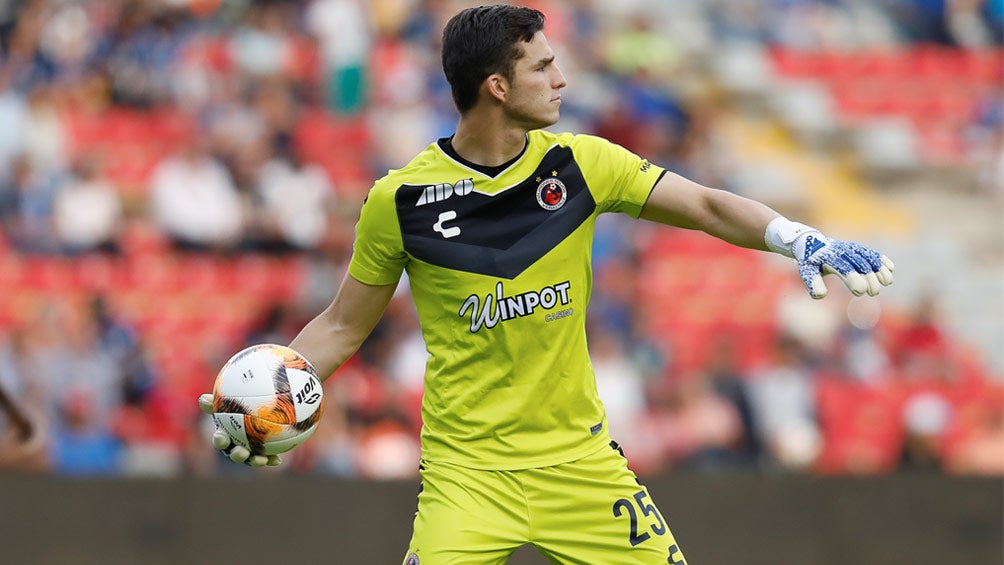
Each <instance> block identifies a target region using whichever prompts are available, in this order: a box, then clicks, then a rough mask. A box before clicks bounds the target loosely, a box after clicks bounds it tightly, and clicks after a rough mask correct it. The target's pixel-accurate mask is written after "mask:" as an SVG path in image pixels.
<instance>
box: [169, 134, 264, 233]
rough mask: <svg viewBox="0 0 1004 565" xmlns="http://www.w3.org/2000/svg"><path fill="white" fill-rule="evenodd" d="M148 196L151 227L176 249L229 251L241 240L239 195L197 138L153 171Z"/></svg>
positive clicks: (241, 207) (226, 175)
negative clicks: (171, 242) (161, 230)
mask: <svg viewBox="0 0 1004 565" xmlns="http://www.w3.org/2000/svg"><path fill="white" fill-rule="evenodd" d="M150 193H151V197H150V206H151V213H152V215H153V217H154V220H155V222H156V223H157V224H158V226H159V227H160V228H161V229H163V230H164V232H165V233H166V234H167V235H168V237H170V238H171V239H172V240H173V242H174V244H175V246H176V247H177V248H179V249H183V250H194V251H210V250H215V251H225V250H231V249H233V248H234V247H235V246H236V245H237V244H238V243H240V241H241V239H242V238H243V235H244V233H243V230H244V222H245V218H244V203H243V202H242V200H241V196H240V193H239V192H238V191H237V188H236V187H235V186H234V184H233V180H232V178H231V176H230V173H229V172H228V171H227V169H226V168H225V167H224V166H223V165H222V164H221V163H220V162H219V161H218V160H217V159H216V158H215V157H213V155H212V154H211V153H210V152H209V147H208V141H207V140H206V139H205V138H204V137H202V136H198V135H197V136H196V137H195V138H194V139H193V140H192V142H191V143H189V144H188V145H186V146H185V147H184V148H183V149H182V150H181V152H180V153H179V154H176V155H172V156H168V157H167V158H165V159H164V160H163V161H161V162H160V163H159V164H158V165H157V166H156V168H155V169H154V171H153V175H152V178H151V180H150Z"/></svg>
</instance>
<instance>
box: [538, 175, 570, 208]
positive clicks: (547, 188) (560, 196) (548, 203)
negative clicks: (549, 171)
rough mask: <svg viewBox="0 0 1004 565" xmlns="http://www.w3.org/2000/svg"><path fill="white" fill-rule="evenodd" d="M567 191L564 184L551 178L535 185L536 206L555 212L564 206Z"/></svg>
mask: <svg viewBox="0 0 1004 565" xmlns="http://www.w3.org/2000/svg"><path fill="white" fill-rule="evenodd" d="M567 198H568V189H567V188H565V183H563V182H561V181H560V180H558V179H556V178H554V177H551V178H548V179H544V181H543V182H541V183H540V184H538V185H537V204H540V207H541V208H543V209H545V210H557V209H558V208H561V207H562V206H564V205H565V200H566V199H567Z"/></svg>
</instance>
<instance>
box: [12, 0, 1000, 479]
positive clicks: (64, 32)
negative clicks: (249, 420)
mask: <svg viewBox="0 0 1004 565" xmlns="http://www.w3.org/2000/svg"><path fill="white" fill-rule="evenodd" d="M468 4H470V3H469V2H467V3H465V2H457V1H450V0H378V1H370V2H363V1H361V0H303V1H292V0H289V1H281V0H170V1H168V0H163V1H142V0H25V1H16V0H8V1H6V2H0V225H2V231H0V292H2V294H3V300H2V301H0V387H2V389H3V390H4V391H6V395H7V396H8V397H10V398H11V399H13V401H14V402H15V403H16V404H17V405H19V406H21V407H22V408H23V409H24V412H25V414H27V415H28V416H29V421H30V422H31V424H32V426H33V428H34V431H35V434H34V439H33V440H32V441H30V442H29V443H28V444H19V443H18V439H17V437H16V436H17V435H18V430H17V427H18V426H17V425H16V424H17V422H18V421H17V419H16V418H14V417H11V416H10V415H9V414H8V415H7V416H4V415H3V414H2V413H0V425H2V427H0V432H2V433H3V437H2V438H0V466H7V467H13V468H32V469H38V470H39V471H40V472H49V473H53V474H56V475H79V474H83V475H94V474H99V475H114V476H148V475H154V476H178V475H183V474H193V475H216V474H224V473H238V474H240V473H246V472H248V470H247V469H246V468H243V467H239V466H236V465H232V464H230V463H229V462H227V461H223V459H222V458H221V457H219V456H218V454H216V453H215V452H213V451H212V450H211V449H210V448H209V443H208V439H207V438H208V436H209V433H210V430H209V429H208V428H207V426H209V425H210V423H209V422H208V421H207V419H206V418H205V417H204V416H202V415H201V413H199V412H198V409H197V406H196V402H195V399H196V397H197V395H198V394H199V393H201V392H205V391H208V390H209V389H210V387H211V385H212V381H213V378H214V376H215V372H216V370H217V369H218V368H219V367H220V366H221V365H222V363H223V362H224V361H225V360H226V359H227V358H228V357H229V356H230V355H231V354H232V353H234V352H235V351H237V350H238V349H240V348H241V347H243V346H244V345H248V344H253V343H262V342H273V343H287V342H289V341H290V339H292V337H293V336H294V335H295V333H296V332H297V331H298V330H299V328H300V327H301V326H302V324H304V323H305V322H306V321H307V320H309V318H310V317H311V316H312V315H313V314H314V313H316V312H318V311H320V309H322V308H323V307H324V306H325V305H326V304H327V302H328V300H330V298H331V297H332V296H333V295H334V292H335V290H336V288H337V285H338V281H339V280H340V278H341V275H342V273H343V272H344V269H345V266H346V262H347V259H348V257H349V254H350V252H351V242H352V230H353V225H354V222H355V219H356V216H357V212H358V209H359V207H360V205H361V203H362V199H363V198H364V196H365V192H366V190H367V189H368V187H369V185H370V183H371V182H372V180H373V179H375V178H377V177H379V176H381V175H382V174H383V173H384V172H385V171H386V170H387V169H388V168H394V167H397V166H400V165H402V164H403V163H405V162H406V161H407V160H408V159H409V158H410V157H411V156H412V155H413V154H414V153H415V152H417V151H418V150H420V149H421V148H422V147H424V146H425V145H426V144H427V143H429V142H430V141H432V140H433V139H435V138H436V137H440V136H444V135H449V134H450V133H452V128H453V127H454V125H455V120H456V117H455V114H454V109H453V106H452V102H451V99H450V95H449V88H448V86H447V85H446V83H445V80H444V79H443V78H442V73H441V72H440V70H439V62H438V45H437V41H438V34H439V30H440V29H441V26H442V24H443V23H444V22H445V19H446V18H447V17H449V16H450V15H452V14H453V13H454V12H455V10H456V9H457V8H459V7H462V6H465V5H468ZM527 4H529V5H532V6H534V7H538V8H540V9H542V10H543V11H544V12H545V13H546V14H547V15H548V18H549V21H548V36H549V39H550V41H551V44H552V45H554V46H555V48H556V49H557V50H558V51H559V63H560V64H561V66H562V68H563V70H564V72H565V74H566V76H568V77H569V82H570V87H569V88H568V89H567V90H568V93H567V95H566V97H565V99H566V104H564V105H563V108H562V112H563V118H562V123H560V124H559V125H558V126H557V127H556V128H555V129H560V130H564V129H569V130H575V131H581V132H591V133H596V134H599V135H602V136H605V137H607V138H609V139H611V140H612V141H615V142H617V143H620V144H622V145H625V146H626V147H628V148H630V149H632V150H633V151H635V152H637V153H639V154H641V155H643V156H645V157H646V158H648V159H649V160H652V161H653V162H657V163H660V164H662V165H665V166H667V167H669V168H670V169H672V170H675V171H678V172H680V173H682V174H685V175H687V176H690V177H691V178H693V179H695V180H697V181H699V182H702V183H705V184H708V185H712V186H718V187H724V188H727V189H729V190H735V191H737V192H740V193H746V194H750V195H751V196H754V197H756V198H760V199H762V200H765V201H767V202H768V203H769V204H771V205H773V206H775V207H776V208H778V209H779V210H781V211H782V212H786V213H790V215H792V217H795V218H798V219H802V220H804V221H807V222H809V223H814V224H817V225H820V227H822V228H824V230H825V229H826V227H827V226H835V227H836V228H839V230H838V231H839V232H840V233H836V234H835V235H842V234H846V235H847V236H848V237H851V236H857V235H863V237H867V238H869V241H871V240H878V242H886V243H888V244H889V245H890V247H891V249H890V250H889V251H887V252H888V253H889V255H890V256H892V257H893V258H894V260H897V261H898V262H899V261H900V255H898V254H897V253H898V252H900V251H902V252H903V253H904V254H905V253H906V251H907V250H908V249H909V247H910V241H912V240H911V238H915V237H916V226H915V225H913V224H911V220H910V219H909V217H907V218H906V219H904V215H905V213H904V212H902V210H900V209H898V208H892V207H886V208H882V206H879V207H878V211H875V209H874V207H872V206H869V203H874V202H882V201H881V200H876V198H879V197H878V196H875V188H874V182H873V181H871V180H868V179H869V178H870V176H869V175H882V174H886V175H888V174H889V173H893V174H895V175H898V176H897V177H896V178H899V179H904V178H907V179H912V180H914V181H916V182H918V183H923V182H926V181H927V180H928V179H930V178H932V175H935V176H936V178H945V177H944V175H949V176H948V177H947V178H951V179H953V181H952V182H953V183H957V184H954V185H953V186H955V187H956V188H957V189H959V190H960V195H959V196H958V198H964V199H971V200H973V201H975V202H976V206H977V207H982V208H985V209H990V210H994V209H997V210H998V214H997V222H998V224H997V225H996V226H989V228H990V229H991V230H993V229H999V228H1000V225H999V222H1000V214H999V209H1000V206H1001V202H1002V187H1001V183H1002V180H1004V161H1002V157H1001V151H1002V133H1001V128H1002V100H1004V99H1002V85H1001V81H1002V65H1004V51H1002V49H1001V40H1002V36H1001V33H1002V25H1004V24H1002V18H1004V3H1002V2H1000V1H999V0H990V1H980V0H878V1H869V2H866V1H858V0H784V1H781V0H762V1H752V0H742V1H729V2H726V1H717V0H688V1H682V2H676V1H674V2H654V1H644V0H620V1H618V2H612V3H606V2H600V1H598V0H595V1H594V0H568V1H558V0H552V1H532V2H527ZM614 4H616V5H614ZM778 84H785V85H787V86H786V87H785V88H784V89H783V91H780V92H779V91H777V90H774V91H770V90H769V87H771V86H772V85H773V86H776V85H778ZM771 92H773V94H771ZM765 93H766V94H767V96H764V94H765ZM814 147H815V148H819V147H821V148H822V149H823V151H824V153H825V154H827V155H830V156H831V157H832V159H831V160H832V161H834V162H837V163H843V162H845V161H848V162H849V163H851V164H850V165H849V166H848V167H847V168H842V169H840V171H836V172H833V171H829V170H828V169H826V168H825V166H824V167H823V168H822V169H820V166H819V165H818V164H816V165H813V164H812V163H813V162H814V159H813V157H812V155H813V154H812V153H811V152H810V151H809V150H807V149H806V148H810V149H811V148H814ZM770 151H775V152H777V151H780V152H785V153H786V154H787V155H788V157H787V163H788V164H787V165H786V166H787V167H788V168H787V169H785V168H783V167H781V168H772V169H767V168H764V167H763V163H764V162H767V161H770V160H771V159H772V155H773V154H774V153H771V152H770ZM751 161H752V162H755V163H757V165H756V166H750V162H751ZM785 170H787V171H788V172H787V173H782V171H785ZM791 171H794V172H791ZM798 171H802V174H801V175H800V174H799V172H798ZM821 171H822V172H821ZM847 171H850V173H847ZM937 175H942V176H937ZM827 178H829V179H835V180H832V182H821V180H820V179H827ZM805 179H810V180H805ZM959 179H962V181H965V183H963V182H961V181H960V180H959ZM803 181H805V182H803ZM970 181H971V182H970ZM966 183H968V184H966ZM963 185H965V186H967V187H969V188H968V189H967V190H962V189H961V188H959V187H961V186H963ZM862 187H863V188H862ZM962 192H964V194H961V193H962ZM862 203H863V204H862ZM948 221H949V222H951V221H952V220H951V219H948ZM960 231H965V230H960ZM993 233H997V232H993ZM960 237H961V236H960ZM953 243H954V244H957V245H959V246H963V247H964V246H965V243H966V242H965V241H962V240H960V241H957V242H953ZM998 243H1001V242H998ZM879 247H880V248H882V247H881V246H879ZM1000 251H1001V250H1000V249H994V250H993V253H995V254H996V255H994V257H993V260H991V261H990V262H991V263H992V266H993V268H994V269H996V270H994V271H993V273H994V274H995V275H997V276H999V274H1000V272H1001V271H1000V269H1001V267H1002V266H1004V265H1002V264H1001V263H1002V262H1001V257H1000V256H999V255H1000ZM922 253H927V254H930V253H934V252H933V251H931V250H930V249H925V250H924V251H923V252H922ZM941 257H943V256H942V255H939V256H936V257H933V259H934V260H939V259H940V258H941ZM594 260H595V289H594V296H593V303H592V305H591V311H590V316H591V323H590V328H589V330H590V343H591V346H592V348H593V353H594V361H595V368H596V372H597V379H598V384H599V387H600V391H601V396H602V397H603V399H604V401H605V403H606V405H607V408H608V412H609V418H610V425H611V428H612V431H613V434H614V435H615V436H617V437H618V439H619V441H620V442H621V443H622V444H623V445H624V447H625V449H626V451H627V453H628V455H629V457H630V458H631V460H632V464H633V466H634V468H635V469H636V471H637V472H639V473H640V474H652V473H659V472H666V471H675V470H700V471H728V470H746V471H759V472H771V471H779V472H801V473H819V474H848V473H861V474H878V473H890V472H896V471H904V470H919V471H930V472H942V473H955V474H981V475H985V474H990V475H1001V474H1004V447H1002V446H1004V388H1002V379H1001V367H1000V363H996V362H994V361H993V355H992V352H990V353H988V352H987V351H986V350H985V349H986V348H983V349H980V348H979V347H975V346H974V345H973V344H972V343H970V342H969V341H968V340H967V339H965V338H964V337H963V336H961V335H960V334H959V333H958V332H956V331H954V330H953V328H952V327H951V326H950V324H947V323H946V322H945V305H944V304H943V303H942V298H941V297H940V296H939V295H938V294H936V293H933V292H929V289H925V288H921V285H920V284H919V283H915V284H914V286H913V287H911V286H910V282H909V279H910V278H911V276H912V275H913V276H915V275H916V274H917V273H916V272H914V273H911V272H909V270H908V269H907V272H903V271H904V269H903V265H904V264H905V265H907V266H909V265H910V261H909V260H906V261H905V263H903V264H901V269H900V270H899V272H898V273H897V276H898V279H897V285H896V286H894V287H892V288H891V289H890V291H889V292H888V293H887V294H889V295H896V294H897V292H899V293H900V294H899V302H896V298H895V297H894V298H891V299H886V297H885V295H883V297H882V299H881V301H880V300H879V299H869V298H859V299H851V298H850V297H849V296H847V295H846V294H847V293H846V292H842V291H843V289H834V291H833V292H831V296H830V297H829V298H827V299H826V300H825V301H823V302H819V303H815V302H812V301H810V300H808V299H807V298H805V297H804V290H803V289H801V288H800V287H799V284H800V283H799V281H798V277H797V276H796V274H795V271H794V269H793V268H792V267H791V265H790V264H788V263H787V262H786V260H784V259H782V258H779V257H774V256H768V255H767V254H763V253H757V252H751V251H747V250H743V249H736V248H732V247H729V246H728V245H725V244H723V243H721V242H718V241H716V240H712V239H711V238H709V237H707V236H704V235H703V234H694V233H691V232H685V231H682V230H673V229H659V228H654V227H653V226H647V225H643V224H642V223H641V222H633V221H630V220H627V219H625V218H618V217H604V218H602V221H601V222H600V224H599V225H598V228H597V240H596V244H595V249H594ZM994 261H996V263H994ZM934 270H937V271H938V272H940V268H937V269H934ZM901 281H903V282H901ZM832 285H833V283H831V288H832ZM990 288H991V292H992V293H993V292H999V290H1000V289H999V287H996V286H991V287H990ZM1000 298H1002V297H1001V296H997V297H996V298H993V297H991V298H990V299H989V300H988V301H987V300H985V301H984V305H983V306H984V308H985V307H986V303H987V302H991V303H992V302H993V301H994V300H999V299H1000ZM990 312H991V314H990V315H991V316H994V315H995V314H994V312H996V310H994V309H993V308H991V309H990ZM1001 323H1002V321H1001V319H1000V318H999V317H997V318H995V319H993V318H992V319H991V320H990V322H987V325H986V328H989V330H990V331H991V332H993V331H997V332H998V333H997V334H996V335H998V336H999V335H1000V334H999V332H1000V329H999V327H1000V325H1001ZM998 345H999V344H998ZM424 361H425V351H424V346H423V343H422V339H421V335H420V333H419V331H418V326H417V319H416V317H415V313H414V311H413V309H412V306H411V304H410V301H409V299H408V297H407V285H406V284H402V288H401V289H400V290H399V296H398V297H396V298H395V299H394V301H393V302H392V303H391V306H390V308H389V310H388V312H387V315H386V316H385V318H384V320H383V321H382V322H381V323H380V325H379V326H378V327H377V329H376V331H375V332H374V334H373V336H372V337H371V338H370V339H369V340H368V341H367V342H366V343H365V344H364V346H363V348H362V349H361V351H360V352H359V353H358V354H357V355H356V356H355V357H354V358H353V360H352V361H351V362H350V363H349V364H348V365H346V366H345V367H344V368H343V369H342V370H341V371H340V372H339V374H338V375H337V376H336V377H335V378H332V379H331V380H329V381H328V383H327V384H326V387H327V396H326V401H327V406H326V412H325V418H324V420H323V422H322V425H321V426H320V428H319V429H318V431H317V433H316V434H315V436H314V437H313V438H312V439H311V440H310V441H309V442H308V443H307V444H305V445H304V446H302V447H301V448H299V449H298V450H296V451H294V452H292V453H290V454H288V456H287V462H288V464H287V465H284V466H283V467H281V468H278V469H277V470H269V471H268V473H297V474H304V473H317V474H329V475H335V476H343V477H364V478H374V479H385V478H398V477H413V476H416V475H417V460H418V444H417V433H418V428H419V426H420V414H419V402H420V399H421V394H422V390H421V389H422V382H421V380H422V371H423V367H424Z"/></svg>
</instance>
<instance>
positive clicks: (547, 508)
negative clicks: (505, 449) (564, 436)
mask: <svg viewBox="0 0 1004 565" xmlns="http://www.w3.org/2000/svg"><path fill="white" fill-rule="evenodd" d="M421 476H422V492H421V493H419V496H418V513H417V514H416V515H415V526H414V533H413V534H412V538H411V544H410V546H409V548H408V553H407V555H406V557H405V560H404V564H405V565H475V564H476V565H488V564H499V565H501V564H504V563H505V562H506V560H507V559H508V558H509V556H510V555H512V553H513V552H514V551H516V549H518V548H520V547H522V546H523V545H526V544H531V545H533V546H534V547H536V549H537V551H539V552H540V553H541V554H542V555H544V556H545V557H547V558H548V559H549V560H550V561H551V562H552V563H561V564H578V565H581V564H591V565H600V564H602V565H612V564H618V565H619V564H625V565H626V564H635V563H637V564H646V565H648V564H651V565H666V564H667V563H668V564H672V565H685V564H686V561H685V560H684V558H683V554H682V553H681V552H680V549H679V546H678V545H677V543H676V540H675V539H673V534H672V532H670V530H669V526H668V524H667V523H666V520H665V518H664V517H663V516H662V514H661V513H660V512H659V510H657V509H656V507H655V504H654V503H653V502H652V500H651V498H649V495H648V491H647V490H646V489H645V487H643V486H642V485H640V484H639V483H638V480H637V478H636V477H635V474H634V473H633V472H631V470H630V469H628V467H627V460H626V459H624V457H623V455H622V454H621V453H620V451H619V449H618V448H617V447H616V445H614V444H612V445H611V448H610V449H606V448H604V449H602V450H600V451H598V452H597V453H594V454H592V455H590V456H588V457H585V458H583V459H580V460H578V461H573V462H570V463H564V464H561V465H556V466H554V467H545V468H541V469H524V470H518V471H482V470H475V469H468V468H465V467H459V466H456V465H450V464H444V463H425V464H423V469H422V471H421Z"/></svg>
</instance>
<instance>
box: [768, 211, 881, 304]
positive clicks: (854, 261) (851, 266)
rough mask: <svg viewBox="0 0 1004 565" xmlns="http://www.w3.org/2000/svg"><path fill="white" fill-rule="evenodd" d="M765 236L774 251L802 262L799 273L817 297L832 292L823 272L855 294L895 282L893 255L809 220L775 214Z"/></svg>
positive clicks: (810, 292) (878, 288) (806, 285)
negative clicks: (823, 230) (832, 236)
mask: <svg viewBox="0 0 1004 565" xmlns="http://www.w3.org/2000/svg"><path fill="white" fill-rule="evenodd" d="M764 240H765V241H766V242H767V247H768V248H770V250H771V251H774V252H775V253H780V254H782V255H786V256H788V257H792V258H794V259H795V261H797V262H798V272H799V275H801V277H802V282H803V283H804V284H805V288H806V289H808V291H809V295H810V296H812V297H813V298H823V297H824V296H826V294H827V292H829V291H828V290H827V288H826V285H825V284H824V283H823V275H828V274H831V273H832V274H835V275H837V276H838V277H839V278H840V280H841V281H843V283H844V285H846V286H847V289H848V290H850V291H851V294H853V295H854V296H861V295H863V294H866V293H867V294H868V295H869V296H876V295H877V294H878V293H879V291H880V290H882V287H883V286H889V285H891V284H892V280H893V276H892V272H893V271H894V270H895V268H896V266H895V265H894V264H893V262H892V260H891V259H889V258H888V257H886V256H885V255H881V254H879V253H878V252H877V251H875V250H873V249H869V248H867V247H865V246H863V245H861V244H858V243H854V242H852V241H840V240H837V239H830V238H828V237H826V236H824V235H823V234H822V233H820V232H819V230H817V229H814V228H811V227H809V226H807V225H805V224H799V223H797V222H792V221H790V220H788V219H786V218H783V217H778V218H775V219H774V220H773V221H771V222H770V224H768V225H767V231H766V233H765V235H764Z"/></svg>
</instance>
